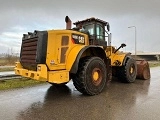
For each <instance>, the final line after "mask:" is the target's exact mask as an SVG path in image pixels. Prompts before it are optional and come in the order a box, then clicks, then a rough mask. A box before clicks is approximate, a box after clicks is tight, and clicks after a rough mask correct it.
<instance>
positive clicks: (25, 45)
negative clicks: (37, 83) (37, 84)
mask: <svg viewBox="0 0 160 120" xmlns="http://www.w3.org/2000/svg"><path fill="white" fill-rule="evenodd" d="M47 39H48V33H47V31H35V32H34V33H28V34H24V35H23V39H22V45H21V54H20V62H21V64H22V66H23V68H25V69H28V70H36V69H37V64H45V60H46V50H47Z"/></svg>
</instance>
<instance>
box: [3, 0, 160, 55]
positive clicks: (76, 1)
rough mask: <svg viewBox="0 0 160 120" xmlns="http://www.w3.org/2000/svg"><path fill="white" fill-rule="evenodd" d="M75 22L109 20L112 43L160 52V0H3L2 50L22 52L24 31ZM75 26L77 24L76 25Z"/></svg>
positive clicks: (145, 50)
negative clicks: (95, 19) (87, 19)
mask: <svg viewBox="0 0 160 120" xmlns="http://www.w3.org/2000/svg"><path fill="white" fill-rule="evenodd" d="M66 15H68V16H69V17H70V18H71V19H72V21H73V22H75V21H77V20H82V19H86V18H89V17H95V18H99V19H102V20H105V21H108V22H109V23H110V27H111V31H110V32H111V33H112V45H113V46H117V47H119V45H120V44H121V43H126V44H127V47H126V48H125V49H123V50H125V51H134V49H135V44H134V43H135V38H134V36H135V29H134V28H128V27H129V26H136V28H137V51H143V52H160V44H159V41H160V40H159V39H160V0H95V1H93V0H86V1H84V2H83V1H82V0H81V1H80V0H66V1H65V0H26V1H23V0H3V1H1V2H0V49H1V51H0V53H7V52H9V51H11V50H12V52H19V51H20V45H21V38H22V35H23V34H24V33H27V32H29V31H30V32H33V31H34V30H48V29H65V22H64V18H65V16H66ZM73 27H74V26H73Z"/></svg>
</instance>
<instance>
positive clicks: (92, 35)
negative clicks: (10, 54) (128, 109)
mask: <svg viewBox="0 0 160 120" xmlns="http://www.w3.org/2000/svg"><path fill="white" fill-rule="evenodd" d="M65 21H66V29H64V30H48V31H37V30H35V31H34V32H33V33H31V32H28V34H23V38H22V44H21V52H20V61H19V62H17V63H16V67H15V73H16V74H17V75H21V76H24V77H29V78H32V79H35V80H41V81H46V82H49V83H51V84H53V85H56V86H59V85H64V84H66V83H68V82H69V81H70V80H73V84H74V86H75V88H76V89H77V90H78V91H80V92H81V93H83V94H87V95H96V94H99V93H100V92H101V91H102V90H103V89H104V87H105V85H106V83H107V82H109V81H110V80H111V79H112V76H116V77H117V78H118V79H119V80H120V81H122V82H126V83H132V82H134V81H135V79H136V75H137V64H136V60H135V59H133V58H132V56H131V54H130V53H124V52H121V51H119V49H120V48H123V47H125V46H126V45H125V44H121V46H120V47H119V48H117V49H116V48H115V47H113V46H111V33H109V31H110V26H109V23H108V22H106V21H103V20H100V19H96V18H88V19H85V20H82V21H77V22H75V23H74V25H75V26H76V27H74V28H72V27H71V24H72V22H71V20H70V18H69V17H68V16H66V18H65Z"/></svg>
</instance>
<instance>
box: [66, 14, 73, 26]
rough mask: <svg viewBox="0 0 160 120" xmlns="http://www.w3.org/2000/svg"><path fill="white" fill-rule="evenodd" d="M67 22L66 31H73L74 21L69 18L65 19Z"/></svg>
mask: <svg viewBox="0 0 160 120" xmlns="http://www.w3.org/2000/svg"><path fill="white" fill-rule="evenodd" d="M65 22H66V29H71V27H72V21H71V20H70V18H69V17H68V16H66V17H65Z"/></svg>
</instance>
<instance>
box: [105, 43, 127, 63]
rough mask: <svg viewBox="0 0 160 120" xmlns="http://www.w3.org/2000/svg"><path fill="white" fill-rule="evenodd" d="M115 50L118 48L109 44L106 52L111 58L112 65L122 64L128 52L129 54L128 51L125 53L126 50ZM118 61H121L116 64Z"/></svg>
mask: <svg viewBox="0 0 160 120" xmlns="http://www.w3.org/2000/svg"><path fill="white" fill-rule="evenodd" d="M115 50H116V49H115V47H113V46H108V47H107V49H106V54H107V56H109V58H110V59H111V66H122V65H123V61H124V59H125V57H126V54H128V53H124V52H120V51H117V52H116V53H114V51H115ZM117 61H118V62H119V64H118V65H117V64H116V62H117Z"/></svg>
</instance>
